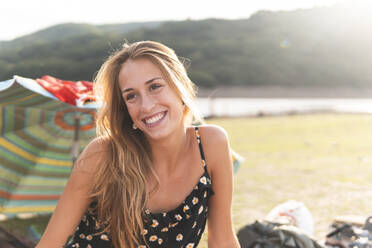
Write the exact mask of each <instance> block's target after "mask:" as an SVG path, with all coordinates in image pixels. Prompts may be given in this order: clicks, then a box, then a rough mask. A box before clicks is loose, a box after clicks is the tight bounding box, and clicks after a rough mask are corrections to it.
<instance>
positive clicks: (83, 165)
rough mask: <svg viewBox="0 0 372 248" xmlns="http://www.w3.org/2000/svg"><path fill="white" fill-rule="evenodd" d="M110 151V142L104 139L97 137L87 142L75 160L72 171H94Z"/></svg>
mask: <svg viewBox="0 0 372 248" xmlns="http://www.w3.org/2000/svg"><path fill="white" fill-rule="evenodd" d="M109 149H110V141H109V140H108V139H107V138H105V137H97V138H95V139H93V140H92V141H90V142H89V144H88V145H87V146H86V147H85V148H84V150H83V152H82V153H81V154H80V156H79V158H78V159H77V161H76V163H75V165H74V170H75V171H79V172H81V171H83V172H93V171H96V169H97V167H98V166H99V163H100V162H102V161H103V160H104V158H105V156H106V155H107V152H108V151H109Z"/></svg>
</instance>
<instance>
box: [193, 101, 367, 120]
mask: <svg viewBox="0 0 372 248" xmlns="http://www.w3.org/2000/svg"><path fill="white" fill-rule="evenodd" d="M196 105H197V107H198V108H199V110H200V111H201V113H202V114H203V115H204V116H211V115H213V116H217V117H221V116H229V117H234V116H257V115H280V114H288V113H307V112H317V111H319V112H320V111H322V112H335V113H372V99H369V98H365V99H360V98H358V99H353V98H215V99H209V98H198V99H197V101H196Z"/></svg>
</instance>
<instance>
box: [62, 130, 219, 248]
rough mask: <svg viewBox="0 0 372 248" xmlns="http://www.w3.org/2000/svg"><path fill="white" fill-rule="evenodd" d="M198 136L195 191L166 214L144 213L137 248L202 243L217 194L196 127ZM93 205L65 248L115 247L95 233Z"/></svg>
mask: <svg viewBox="0 0 372 248" xmlns="http://www.w3.org/2000/svg"><path fill="white" fill-rule="evenodd" d="M195 133H196V138H197V141H198V144H199V150H200V155H201V163H202V165H203V167H204V173H203V175H201V177H200V179H199V181H198V183H197V184H196V185H195V187H194V188H193V190H192V192H191V193H190V194H189V195H188V196H187V197H186V198H185V200H184V201H183V202H182V203H181V204H180V205H179V206H178V207H177V208H175V209H173V210H171V211H168V212H163V213H151V212H150V211H149V210H148V209H146V210H145V213H144V229H143V230H142V233H141V235H140V237H141V240H142V242H141V244H140V245H139V246H138V248H145V247H151V248H153V247H154V248H155V247H172V248H176V247H180V248H181V247H182V248H191V247H197V245H198V243H199V241H200V238H201V236H202V234H203V231H204V229H205V225H206V221H207V217H208V199H209V197H210V196H212V195H213V194H214V192H213V190H212V185H211V180H210V177H209V174H208V171H207V165H206V162H205V157H204V152H203V147H202V144H201V140H200V134H199V130H198V127H195ZM94 204H95V202H93V203H92V204H91V206H90V208H88V210H87V211H86V213H85V214H84V216H83V218H82V220H81V222H80V224H79V226H78V227H77V229H76V231H75V233H74V236H73V239H72V240H71V241H70V242H69V243H68V244H67V245H66V246H65V247H68V248H72V247H84V248H86V247H87V248H106V247H107V248H112V247H113V245H112V243H111V240H110V236H109V235H108V234H107V233H102V234H98V235H97V234H96V233H97V232H99V231H100V227H99V225H98V222H97V216H96V215H95V214H94V212H93V211H92V210H91V208H92V207H94Z"/></svg>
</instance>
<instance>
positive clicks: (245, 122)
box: [0, 114, 372, 248]
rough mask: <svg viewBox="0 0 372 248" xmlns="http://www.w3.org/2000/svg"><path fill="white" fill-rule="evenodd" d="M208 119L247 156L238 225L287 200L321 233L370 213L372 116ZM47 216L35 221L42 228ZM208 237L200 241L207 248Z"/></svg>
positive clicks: (237, 187)
mask: <svg viewBox="0 0 372 248" xmlns="http://www.w3.org/2000/svg"><path fill="white" fill-rule="evenodd" d="M208 123H213V124H217V125H220V126H222V127H224V128H225V129H226V131H227V132H228V134H229V137H230V142H231V146H232V148H233V149H234V150H235V151H236V152H238V153H239V154H240V155H242V156H243V157H244V158H245V161H244V163H243V164H242V165H241V166H240V168H239V170H238V172H237V174H236V175H235V181H234V195H233V221H234V225H235V228H236V230H238V229H239V228H241V227H243V226H244V225H246V224H249V223H251V222H252V221H254V220H256V219H263V218H264V217H265V216H266V214H267V213H268V212H269V211H270V210H271V209H272V208H273V207H274V206H276V205H278V204H280V203H282V202H284V201H287V200H289V199H294V200H297V201H301V202H304V203H305V205H306V206H307V207H308V209H309V210H310V212H311V213H312V216H313V219H314V228H315V237H316V238H317V239H318V240H320V239H323V238H324V237H325V234H326V233H327V231H328V227H329V225H330V224H331V222H332V220H333V219H334V218H335V217H336V216H338V215H347V214H353V215H362V216H367V215H371V214H372V207H371V203H370V202H371V199H372V116H370V115H335V114H334V115H332V114H313V115H298V116H279V117H262V118H228V119H211V120H208ZM46 221H47V218H44V222H43V221H41V223H36V222H35V220H30V221H29V222H30V223H33V224H34V226H39V229H40V230H42V229H43V228H44V226H45V222H46ZM12 222H13V221H8V222H3V223H0V225H2V226H5V227H9V226H10V225H12ZM26 226H27V225H26ZM23 229H24V227H23V226H22V227H21V226H20V228H19V229H17V230H16V229H14V228H13V229H12V231H14V232H17V233H22V232H24V231H23ZM206 236H207V234H205V235H204V237H203V240H202V242H201V244H200V246H199V247H201V248H205V247H207V244H206Z"/></svg>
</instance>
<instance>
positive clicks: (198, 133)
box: [194, 126, 207, 168]
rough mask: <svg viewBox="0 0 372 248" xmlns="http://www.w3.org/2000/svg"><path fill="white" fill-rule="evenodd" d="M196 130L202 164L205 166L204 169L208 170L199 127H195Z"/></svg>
mask: <svg viewBox="0 0 372 248" xmlns="http://www.w3.org/2000/svg"><path fill="white" fill-rule="evenodd" d="M194 129H195V135H196V140H197V141H198V145H199V151H200V157H201V159H202V164H203V167H204V168H206V167H207V163H206V162H205V157H204V151H203V146H202V143H201V139H200V132H199V127H197V126H195V127H194Z"/></svg>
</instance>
